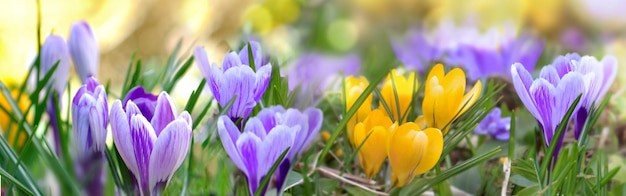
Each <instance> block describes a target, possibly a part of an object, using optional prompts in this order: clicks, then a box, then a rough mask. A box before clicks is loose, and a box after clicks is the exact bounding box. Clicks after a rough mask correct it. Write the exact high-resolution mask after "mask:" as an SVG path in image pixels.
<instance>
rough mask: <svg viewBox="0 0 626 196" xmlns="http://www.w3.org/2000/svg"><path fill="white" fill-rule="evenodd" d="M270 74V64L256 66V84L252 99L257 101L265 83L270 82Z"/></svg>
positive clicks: (262, 92)
mask: <svg viewBox="0 0 626 196" xmlns="http://www.w3.org/2000/svg"><path fill="white" fill-rule="evenodd" d="M271 76H272V65H271V64H268V65H266V66H263V67H257V70H256V74H255V77H256V85H255V87H254V100H255V101H257V102H258V101H259V100H261V98H262V97H263V94H264V93H265V90H267V85H269V83H270V77H271Z"/></svg>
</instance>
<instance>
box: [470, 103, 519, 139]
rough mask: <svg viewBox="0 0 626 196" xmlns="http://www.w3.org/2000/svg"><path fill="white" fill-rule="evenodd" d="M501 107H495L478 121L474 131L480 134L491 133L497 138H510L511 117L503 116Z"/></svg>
mask: <svg viewBox="0 0 626 196" xmlns="http://www.w3.org/2000/svg"><path fill="white" fill-rule="evenodd" d="M501 115H502V111H500V108H494V109H493V110H491V112H490V113H489V114H488V115H487V116H486V117H485V118H484V119H483V121H481V122H480V123H478V126H477V127H476V128H475V129H474V133H476V134H478V135H490V136H492V137H494V138H496V139H497V140H509V135H510V130H511V117H504V118H502V117H501Z"/></svg>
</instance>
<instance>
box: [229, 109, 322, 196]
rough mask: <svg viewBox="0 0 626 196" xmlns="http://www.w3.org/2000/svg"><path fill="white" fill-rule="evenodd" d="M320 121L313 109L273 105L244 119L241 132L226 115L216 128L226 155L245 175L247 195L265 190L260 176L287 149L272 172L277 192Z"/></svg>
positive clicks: (317, 128) (265, 173) (311, 139)
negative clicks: (286, 152) (261, 184)
mask: <svg viewBox="0 0 626 196" xmlns="http://www.w3.org/2000/svg"><path fill="white" fill-rule="evenodd" d="M322 118H323V117H322V111H321V110H319V109H317V108H309V109H307V110H305V111H304V112H300V111H298V110H296V109H287V110H285V109H284V108H283V107H282V106H274V107H270V108H265V109H263V110H261V111H260V112H259V114H258V115H257V116H256V117H252V118H250V119H248V122H247V123H246V126H245V129H244V131H243V132H241V131H240V129H239V128H238V127H237V126H235V124H234V122H233V121H232V120H231V119H230V118H228V117H226V116H222V117H220V118H219V119H218V123H217V127H218V132H219V135H220V138H221V140H222V145H224V149H225V150H226V153H227V154H228V155H229V156H230V158H231V160H232V161H233V162H234V163H235V165H236V166H237V167H238V168H239V169H240V170H241V171H242V172H243V173H244V174H245V175H246V179H247V180H248V184H249V188H250V194H254V192H255V191H256V190H257V189H259V188H261V189H263V190H266V189H267V187H259V186H260V183H261V180H262V179H263V176H265V175H267V172H268V171H269V169H270V168H271V167H272V165H273V164H274V163H275V162H276V161H279V160H278V158H279V156H280V154H281V153H282V152H283V151H285V149H287V147H291V148H290V149H289V152H288V154H287V156H285V159H283V160H280V161H281V163H280V165H279V167H278V170H276V172H275V173H274V176H275V177H276V185H277V191H278V192H281V187H282V184H283V183H284V182H285V178H286V177H287V173H289V169H290V168H291V165H292V164H293V163H295V158H296V157H297V155H298V154H300V153H301V152H302V151H303V150H304V149H305V148H306V147H307V146H309V145H310V144H311V142H312V141H313V139H314V138H315V136H316V135H317V133H318V132H319V130H320V128H321V124H322Z"/></svg>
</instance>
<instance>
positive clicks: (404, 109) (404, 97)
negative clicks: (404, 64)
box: [380, 69, 418, 123]
mask: <svg viewBox="0 0 626 196" xmlns="http://www.w3.org/2000/svg"><path fill="white" fill-rule="evenodd" d="M417 87H418V84H417V80H416V79H415V73H413V72H411V73H410V74H409V77H408V78H407V77H405V76H403V75H400V74H398V73H397V72H396V70H395V69H394V70H391V74H389V76H387V79H386V80H385V83H384V84H383V88H382V90H381V95H382V98H383V100H384V102H385V103H386V104H387V106H388V107H389V110H390V111H391V116H393V120H394V121H396V122H401V123H402V122H405V121H406V118H407V116H408V115H407V113H408V112H410V111H409V106H410V105H411V101H412V100H413V94H414V93H415V92H416V91H417ZM394 89H395V90H394ZM396 97H397V100H396ZM383 100H381V104H380V107H381V108H383V107H384V106H383V104H382V101H383ZM400 118H402V119H400Z"/></svg>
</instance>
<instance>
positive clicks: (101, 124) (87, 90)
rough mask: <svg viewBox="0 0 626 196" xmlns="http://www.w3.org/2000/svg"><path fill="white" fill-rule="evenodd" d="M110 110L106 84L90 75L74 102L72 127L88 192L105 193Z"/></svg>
mask: <svg viewBox="0 0 626 196" xmlns="http://www.w3.org/2000/svg"><path fill="white" fill-rule="evenodd" d="M108 117H109V109H108V105H107V95H106V92H105V90H104V86H102V85H100V84H99V83H98V82H97V81H96V79H95V78H93V77H89V78H87V80H86V81H85V85H83V86H82V87H80V88H79V89H78V92H76V95H75V96H74V99H73V101H72V122H73V126H72V129H73V131H74V139H73V141H74V143H75V144H76V158H75V160H76V168H75V169H76V176H77V177H78V179H79V181H81V182H83V183H84V184H85V188H84V190H83V191H84V194H85V195H102V193H103V188H104V180H105V178H106V176H105V175H103V174H104V166H105V160H104V149H105V148H106V144H105V142H106V135H107V129H106V127H107V124H108V123H109V119H108Z"/></svg>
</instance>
